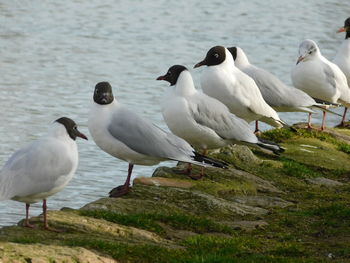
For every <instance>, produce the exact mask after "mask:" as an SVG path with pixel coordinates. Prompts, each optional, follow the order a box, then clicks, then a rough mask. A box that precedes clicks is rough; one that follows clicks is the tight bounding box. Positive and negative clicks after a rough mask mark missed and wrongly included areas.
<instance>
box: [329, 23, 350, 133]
mask: <svg viewBox="0 0 350 263" xmlns="http://www.w3.org/2000/svg"><path fill="white" fill-rule="evenodd" d="M340 32H345V40H344V41H343V43H342V44H341V46H340V48H339V50H338V52H337V54H336V55H335V57H334V59H333V62H334V63H335V64H336V65H338V67H339V68H340V69H341V70H342V71H343V73H344V74H345V76H346V79H347V82H348V87H349V88H350V17H349V18H347V19H346V20H345V22H344V26H343V27H341V28H339V29H338V31H337V33H340ZM347 109H348V108H347V107H345V109H344V114H343V118H342V120H341V123H340V126H343V125H344V122H345V116H346V111H347Z"/></svg>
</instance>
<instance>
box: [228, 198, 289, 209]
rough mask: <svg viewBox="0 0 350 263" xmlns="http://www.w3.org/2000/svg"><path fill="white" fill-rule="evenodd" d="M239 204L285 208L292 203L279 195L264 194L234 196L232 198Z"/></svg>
mask: <svg viewBox="0 0 350 263" xmlns="http://www.w3.org/2000/svg"><path fill="white" fill-rule="evenodd" d="M232 200H233V201H236V202H238V203H241V204H245V205H250V206H258V207H263V208H273V207H280V208H285V207H288V206H292V205H294V204H293V203H292V202H288V201H286V200H283V199H282V198H279V197H274V196H266V195H255V196H254V195H253V196H249V195H242V196H236V197H234V198H233V199H232Z"/></svg>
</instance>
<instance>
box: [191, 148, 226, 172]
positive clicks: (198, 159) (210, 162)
mask: <svg viewBox="0 0 350 263" xmlns="http://www.w3.org/2000/svg"><path fill="white" fill-rule="evenodd" d="M193 153H194V157H193V160H195V161H196V162H200V163H205V164H208V165H210V166H212V167H217V168H222V169H228V163H226V162H224V161H221V160H216V159H213V158H210V157H207V156H205V155H202V154H199V153H197V152H193Z"/></svg>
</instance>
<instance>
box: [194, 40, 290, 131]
mask: <svg viewBox="0 0 350 263" xmlns="http://www.w3.org/2000/svg"><path fill="white" fill-rule="evenodd" d="M203 65H206V66H207V67H206V68H205V69H204V70H203V72H202V74H201V78H200V81H201V87H202V90H203V92H204V93H206V94H207V95H209V96H211V97H214V98H216V99H218V100H219V101H221V102H222V103H224V104H225V105H226V106H227V107H228V108H229V110H230V111H231V112H232V113H234V114H235V115H236V116H238V117H239V118H242V119H244V120H246V121H247V122H251V121H254V120H259V121H263V122H265V123H267V124H269V125H272V126H274V127H283V126H288V125H287V124H286V123H284V122H283V121H282V120H281V119H280V118H279V116H278V114H277V112H276V111H275V110H274V109H273V108H271V107H270V106H269V105H268V104H267V103H266V102H265V100H264V98H263V97H262V95H261V92H260V90H259V88H258V87H257V85H256V84H255V82H254V80H253V79H252V78H251V77H249V76H248V75H247V74H245V73H244V72H242V71H241V70H239V69H238V68H237V67H235V65H234V61H233V57H232V55H231V53H230V51H228V50H227V49H226V48H225V47H223V46H215V47H213V48H211V49H210V50H209V51H208V52H207V55H206V57H205V59H204V60H203V61H201V62H199V63H197V64H196V65H195V66H194V67H195V68H197V67H200V66H203Z"/></svg>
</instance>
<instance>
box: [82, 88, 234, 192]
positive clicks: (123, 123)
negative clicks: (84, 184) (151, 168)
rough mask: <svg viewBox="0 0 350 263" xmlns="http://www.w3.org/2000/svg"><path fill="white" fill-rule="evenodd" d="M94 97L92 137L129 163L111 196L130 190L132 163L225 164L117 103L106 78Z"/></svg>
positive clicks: (90, 123) (212, 165) (113, 154)
mask: <svg viewBox="0 0 350 263" xmlns="http://www.w3.org/2000/svg"><path fill="white" fill-rule="evenodd" d="M93 99H94V103H93V105H92V107H91V110H90V114H89V121H88V128H89V131H90V133H91V135H92V138H93V139H94V141H95V143H96V144H97V146H99V147H100V148H101V149H102V150H103V151H105V152H107V153H109V154H110V155H112V156H114V157H116V158H118V159H121V160H123V161H126V162H128V163H129V169H128V176H127V178H126V181H125V183H124V185H121V186H118V187H116V188H114V189H112V190H111V192H110V197H119V196H122V195H125V194H127V193H128V192H129V191H130V189H129V188H130V187H129V184H130V177H131V173H132V169H133V166H134V165H135V164H139V165H155V164H158V163H159V162H161V161H165V160H174V161H182V162H186V163H192V164H197V165H200V166H205V167H210V166H211V167H220V168H226V167H227V164H225V163H224V162H220V161H216V160H214V159H211V158H209V157H206V156H203V155H201V154H199V153H197V152H195V150H194V149H193V148H192V147H191V146H190V145H189V144H188V143H187V142H186V141H184V140H183V139H181V138H179V137H177V136H176V135H174V134H172V133H168V132H165V131H164V130H162V129H160V128H159V127H157V126H155V125H154V124H153V123H151V122H150V121H149V120H147V119H145V118H142V117H140V116H139V115H137V114H136V113H135V112H134V111H132V110H129V109H128V108H126V107H125V106H123V105H122V104H120V103H119V102H118V101H117V100H116V98H114V96H113V92H112V87H111V85H110V84H109V83H108V82H99V83H97V84H96V86H95V91H94V95H93Z"/></svg>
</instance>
